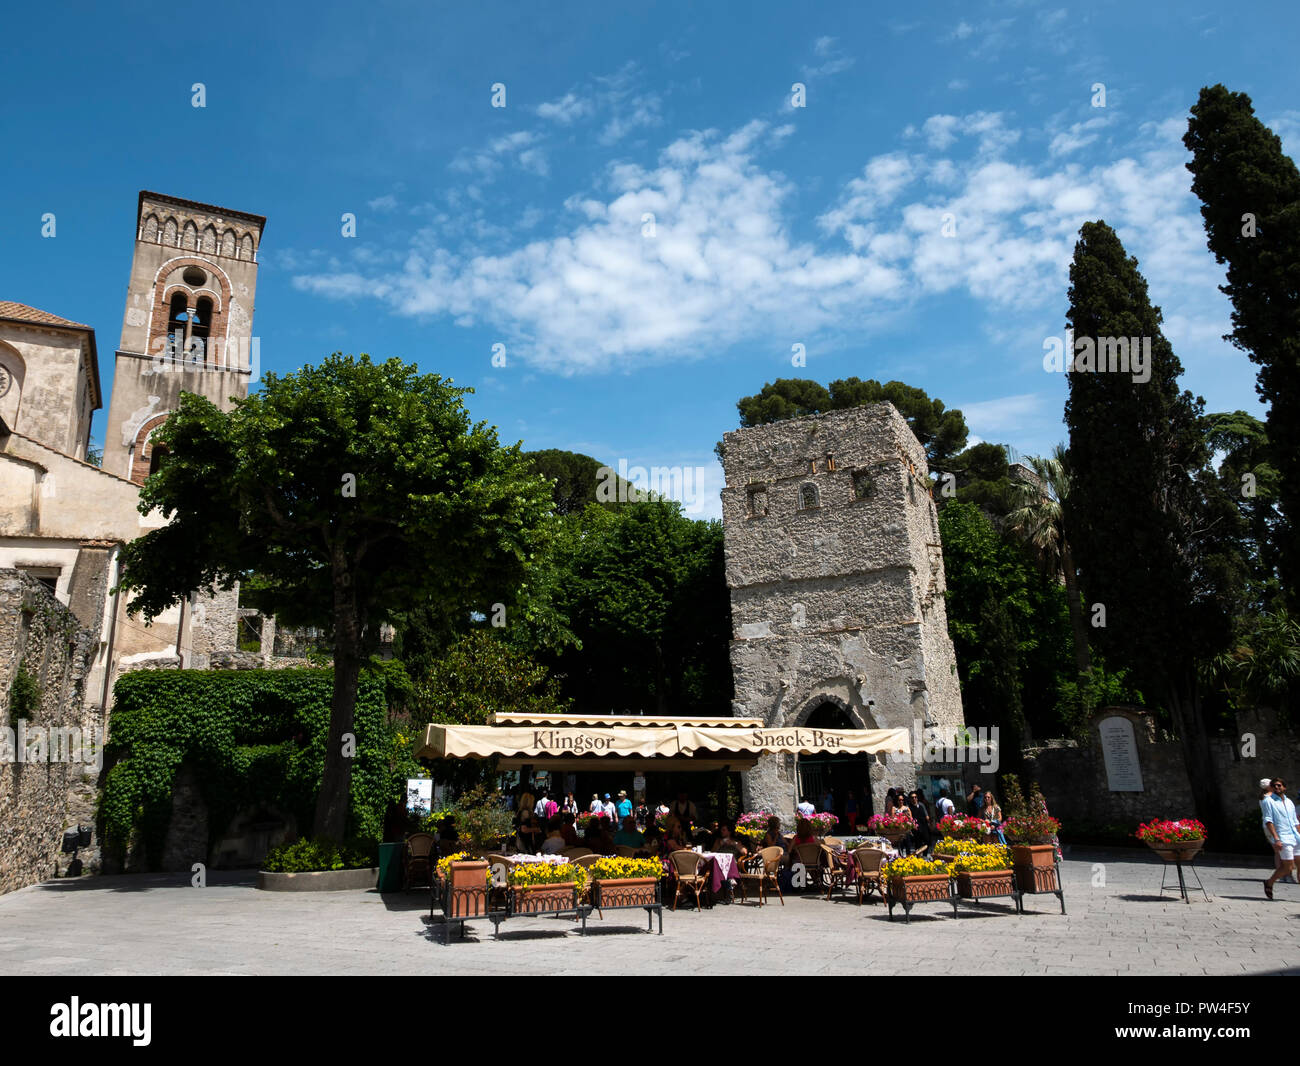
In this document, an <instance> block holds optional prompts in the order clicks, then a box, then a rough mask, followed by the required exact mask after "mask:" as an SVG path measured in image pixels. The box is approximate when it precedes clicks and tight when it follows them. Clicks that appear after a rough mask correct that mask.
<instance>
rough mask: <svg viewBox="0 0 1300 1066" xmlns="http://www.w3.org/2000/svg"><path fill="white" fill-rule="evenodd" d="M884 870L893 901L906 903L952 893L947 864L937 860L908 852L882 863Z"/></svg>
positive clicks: (946, 897) (923, 901) (930, 899)
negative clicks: (907, 855)
mask: <svg viewBox="0 0 1300 1066" xmlns="http://www.w3.org/2000/svg"><path fill="white" fill-rule="evenodd" d="M884 873H885V878H886V879H887V880H888V882H889V895H890V897H891V898H892V899H893V900H894V902H896V903H902V904H906V905H910V904H912V903H925V902H932V901H934V900H947V899H949V898H950V897H951V896H952V886H951V884H950V878H949V871H948V867H946V866H945V865H944V864H943V863H941V862H934V861H932V860H930V859H922V858H920V857H918V856H916V855H912V856H909V857H908V858H905V859H895V860H894V861H893V862H891V863H890V864H889V865H888V866H886V867H885V871H884Z"/></svg>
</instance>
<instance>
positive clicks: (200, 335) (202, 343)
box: [188, 296, 212, 363]
mask: <svg viewBox="0 0 1300 1066" xmlns="http://www.w3.org/2000/svg"><path fill="white" fill-rule="evenodd" d="M211 335H212V301H211V300H209V299H208V298H207V297H206V296H200V297H199V300H198V303H197V304H196V305H195V309H194V317H193V320H192V321H191V322H190V345H189V349H188V350H189V351H190V352H191V353H193V361H194V362H196V363H206V362H208V361H209V358H210V356H211V344H210V342H209V337H210V336H211Z"/></svg>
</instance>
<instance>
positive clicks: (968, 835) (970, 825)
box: [935, 814, 993, 843]
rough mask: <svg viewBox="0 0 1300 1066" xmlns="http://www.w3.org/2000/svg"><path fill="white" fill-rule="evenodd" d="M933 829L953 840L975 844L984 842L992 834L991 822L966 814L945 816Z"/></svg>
mask: <svg viewBox="0 0 1300 1066" xmlns="http://www.w3.org/2000/svg"><path fill="white" fill-rule="evenodd" d="M935 828H936V829H938V830H939V832H940V833H942V834H943V835H944V836H945V837H948V838H951V839H953V840H974V841H975V842H977V843H983V842H984V841H986V840H987V839H988V837H989V835H990V834H991V833H992V832H993V824H992V823H991V822H987V821H985V820H984V819H983V818H975V817H973V816H971V815H967V814H945V815H944V816H943V817H942V818H940V819H939V824H938V825H937V826H935Z"/></svg>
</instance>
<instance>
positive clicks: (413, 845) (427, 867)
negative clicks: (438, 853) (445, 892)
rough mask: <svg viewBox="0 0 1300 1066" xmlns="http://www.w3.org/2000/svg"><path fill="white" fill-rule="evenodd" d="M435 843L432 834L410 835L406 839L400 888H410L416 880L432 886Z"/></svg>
mask: <svg viewBox="0 0 1300 1066" xmlns="http://www.w3.org/2000/svg"><path fill="white" fill-rule="evenodd" d="M435 843H436V841H435V840H434V838H433V834H432V833H412V834H411V835H410V836H409V837H407V838H406V848H405V850H404V851H403V853H402V887H403V888H404V889H406V888H410V887H411V885H412V884H414V883H415V881H416V879H417V878H423V879H424V880H423V883H424V884H426V885H431V884H433V850H434V844H435Z"/></svg>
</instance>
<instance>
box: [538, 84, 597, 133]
mask: <svg viewBox="0 0 1300 1066" xmlns="http://www.w3.org/2000/svg"><path fill="white" fill-rule="evenodd" d="M593 110H594V104H593V103H592V101H591V99H590V98H589V97H583V96H579V95H578V94H577V93H573V92H568V93H565V94H564V95H563V96H561V97H560V98H559V99H558V100H551V101H550V102H548V103H544V104H539V105H538V107H537V114H538V116H539V117H541V118H544V119H549V120H550V121H552V122H558V123H559V124H560V125H561V126H568V125H571V124H572V123H574V122H576V121H577V120H578V119H580V118H585V117H586V116H587V115H589V114H591V112H592V111H593Z"/></svg>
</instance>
